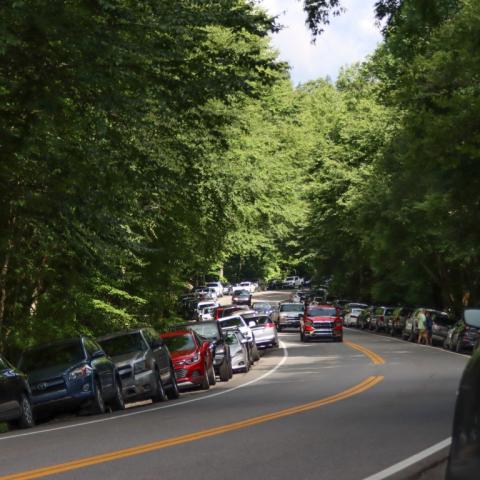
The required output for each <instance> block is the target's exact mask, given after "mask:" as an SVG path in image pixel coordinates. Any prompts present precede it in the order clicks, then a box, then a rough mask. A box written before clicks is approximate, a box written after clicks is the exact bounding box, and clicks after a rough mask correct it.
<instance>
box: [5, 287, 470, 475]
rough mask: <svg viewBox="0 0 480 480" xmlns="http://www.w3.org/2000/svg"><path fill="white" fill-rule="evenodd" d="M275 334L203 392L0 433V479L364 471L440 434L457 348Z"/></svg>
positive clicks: (364, 336)
mask: <svg viewBox="0 0 480 480" xmlns="http://www.w3.org/2000/svg"><path fill="white" fill-rule="evenodd" d="M267 298H269V297H268V295H267ZM275 299H279V296H278V294H276V295H275ZM280 338H281V340H282V348H280V349H278V350H276V351H270V352H268V353H266V354H265V355H264V356H263V357H262V359H261V361H260V362H259V364H258V365H257V366H256V367H255V369H254V370H252V371H251V372H249V373H248V374H241V375H236V376H235V378H234V379H233V380H232V381H230V382H228V383H226V384H221V383H218V384H217V386H216V387H215V388H214V389H211V390H210V391H209V392H206V393H200V392H193V393H189V394H184V395H182V397H181V398H180V399H179V400H178V401H174V402H167V403H165V404H161V405H158V404H157V405H143V406H140V407H136V408H133V409H129V410H127V411H126V412H121V413H119V414H115V415H109V416H98V417H89V418H76V419H74V420H71V419H70V420H65V421H62V422H57V423H53V424H48V425H43V426H39V427H36V428H35V429H33V430H31V431H27V432H25V431H23V432H14V433H13V434H9V433H7V434H3V435H0V480H5V479H14V478H15V479H17V480H20V479H22V480H26V479H30V478H55V479H59V480H64V479H69V480H72V479H82V480H83V479H85V480H86V479H88V480H92V479H102V480H103V479H119V480H122V479H125V480H127V479H128V480H130V479H132V478H134V479H138V480H142V479H145V480H146V479H152V480H153V479H160V478H161V479H162V480H169V479H175V480H177V479H183V478H196V479H207V478H209V479H210V478H217V477H219V478H228V479H229V480H237V479H239V480H240V479H242V480H243V479H245V478H257V479H261V478H266V479H288V480H292V479H295V480H304V479H305V480H307V479H315V480H318V479H325V480H328V479H332V480H333V479H336V480H350V479H351V480H362V479H364V478H367V477H369V476H370V475H372V474H375V473H376V472H379V471H381V470H383V469H385V468H387V467H389V466H390V465H392V464H395V463H397V462H399V461H401V460H404V459H405V458H408V457H410V456H412V455H413V454H416V453H417V452H419V451H421V450H423V449H425V448H427V447H430V446H431V445H434V444H436V443H438V442H439V441H441V440H443V439H445V438H447V437H448V436H449V435H450V429H451V422H452V413H453V407H454V401H455V393H456V389H457V386H458V382H459V378H460V375H461V372H462V370H463V368H464V365H465V363H466V360H467V359H466V358H465V357H464V356H460V355H456V354H453V353H448V352H444V351H442V350H439V349H433V348H429V347H424V346H418V345H416V344H410V343H406V342H401V341H396V340H394V339H391V338H386V337H380V336H375V335H371V334H368V333H362V332H356V331H350V330H349V331H347V332H346V333H345V340H346V341H345V342H344V343H343V344H337V343H308V344H302V343H300V341H299V336H298V333H295V332H287V333H282V334H281V335H280ZM75 462H76V463H75ZM43 467H49V468H46V469H45V470H38V469H41V468H43ZM29 470H33V472H32V473H27V474H20V475H18V476H17V475H13V474H15V473H19V472H26V471H29Z"/></svg>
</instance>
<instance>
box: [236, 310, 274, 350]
mask: <svg viewBox="0 0 480 480" xmlns="http://www.w3.org/2000/svg"><path fill="white" fill-rule="evenodd" d="M243 319H244V320H245V321H248V323H249V324H250V322H252V321H254V322H255V323H256V326H255V327H254V326H251V329H252V331H253V334H254V335H255V343H256V345H257V347H259V348H266V347H278V334H277V327H276V325H275V323H274V322H273V320H272V319H271V317H270V316H269V315H263V314H258V313H257V314H256V315H252V316H251V317H246V316H245V315H244V316H243Z"/></svg>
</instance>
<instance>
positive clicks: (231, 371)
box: [228, 358, 233, 379]
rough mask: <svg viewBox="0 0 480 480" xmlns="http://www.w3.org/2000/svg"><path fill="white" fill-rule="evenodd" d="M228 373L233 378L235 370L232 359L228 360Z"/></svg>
mask: <svg viewBox="0 0 480 480" xmlns="http://www.w3.org/2000/svg"><path fill="white" fill-rule="evenodd" d="M228 372H229V376H230V378H233V368H232V359H231V358H229V360H228ZM230 378H229V379H230Z"/></svg>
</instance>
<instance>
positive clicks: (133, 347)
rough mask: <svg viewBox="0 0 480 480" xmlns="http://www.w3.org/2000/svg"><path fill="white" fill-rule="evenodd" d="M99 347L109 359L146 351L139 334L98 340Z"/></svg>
mask: <svg viewBox="0 0 480 480" xmlns="http://www.w3.org/2000/svg"><path fill="white" fill-rule="evenodd" d="M99 343H100V345H101V346H102V348H103V349H104V350H105V352H107V354H108V355H110V356H111V357H115V356H117V355H125V354H127V353H134V352H142V351H144V350H146V347H147V346H146V345H145V342H144V341H143V339H142V336H141V335H140V333H139V332H137V333H127V334H125V335H118V336H116V337H112V338H108V339H106V340H100V342H99Z"/></svg>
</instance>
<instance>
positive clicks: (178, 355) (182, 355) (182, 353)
mask: <svg viewBox="0 0 480 480" xmlns="http://www.w3.org/2000/svg"><path fill="white" fill-rule="evenodd" d="M195 353H196V350H195V349H194V348H193V349H191V350H177V351H176V352H170V355H171V357H172V359H173V360H177V361H178V360H184V359H186V358H188V357H191V356H192V355H194V354H195Z"/></svg>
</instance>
